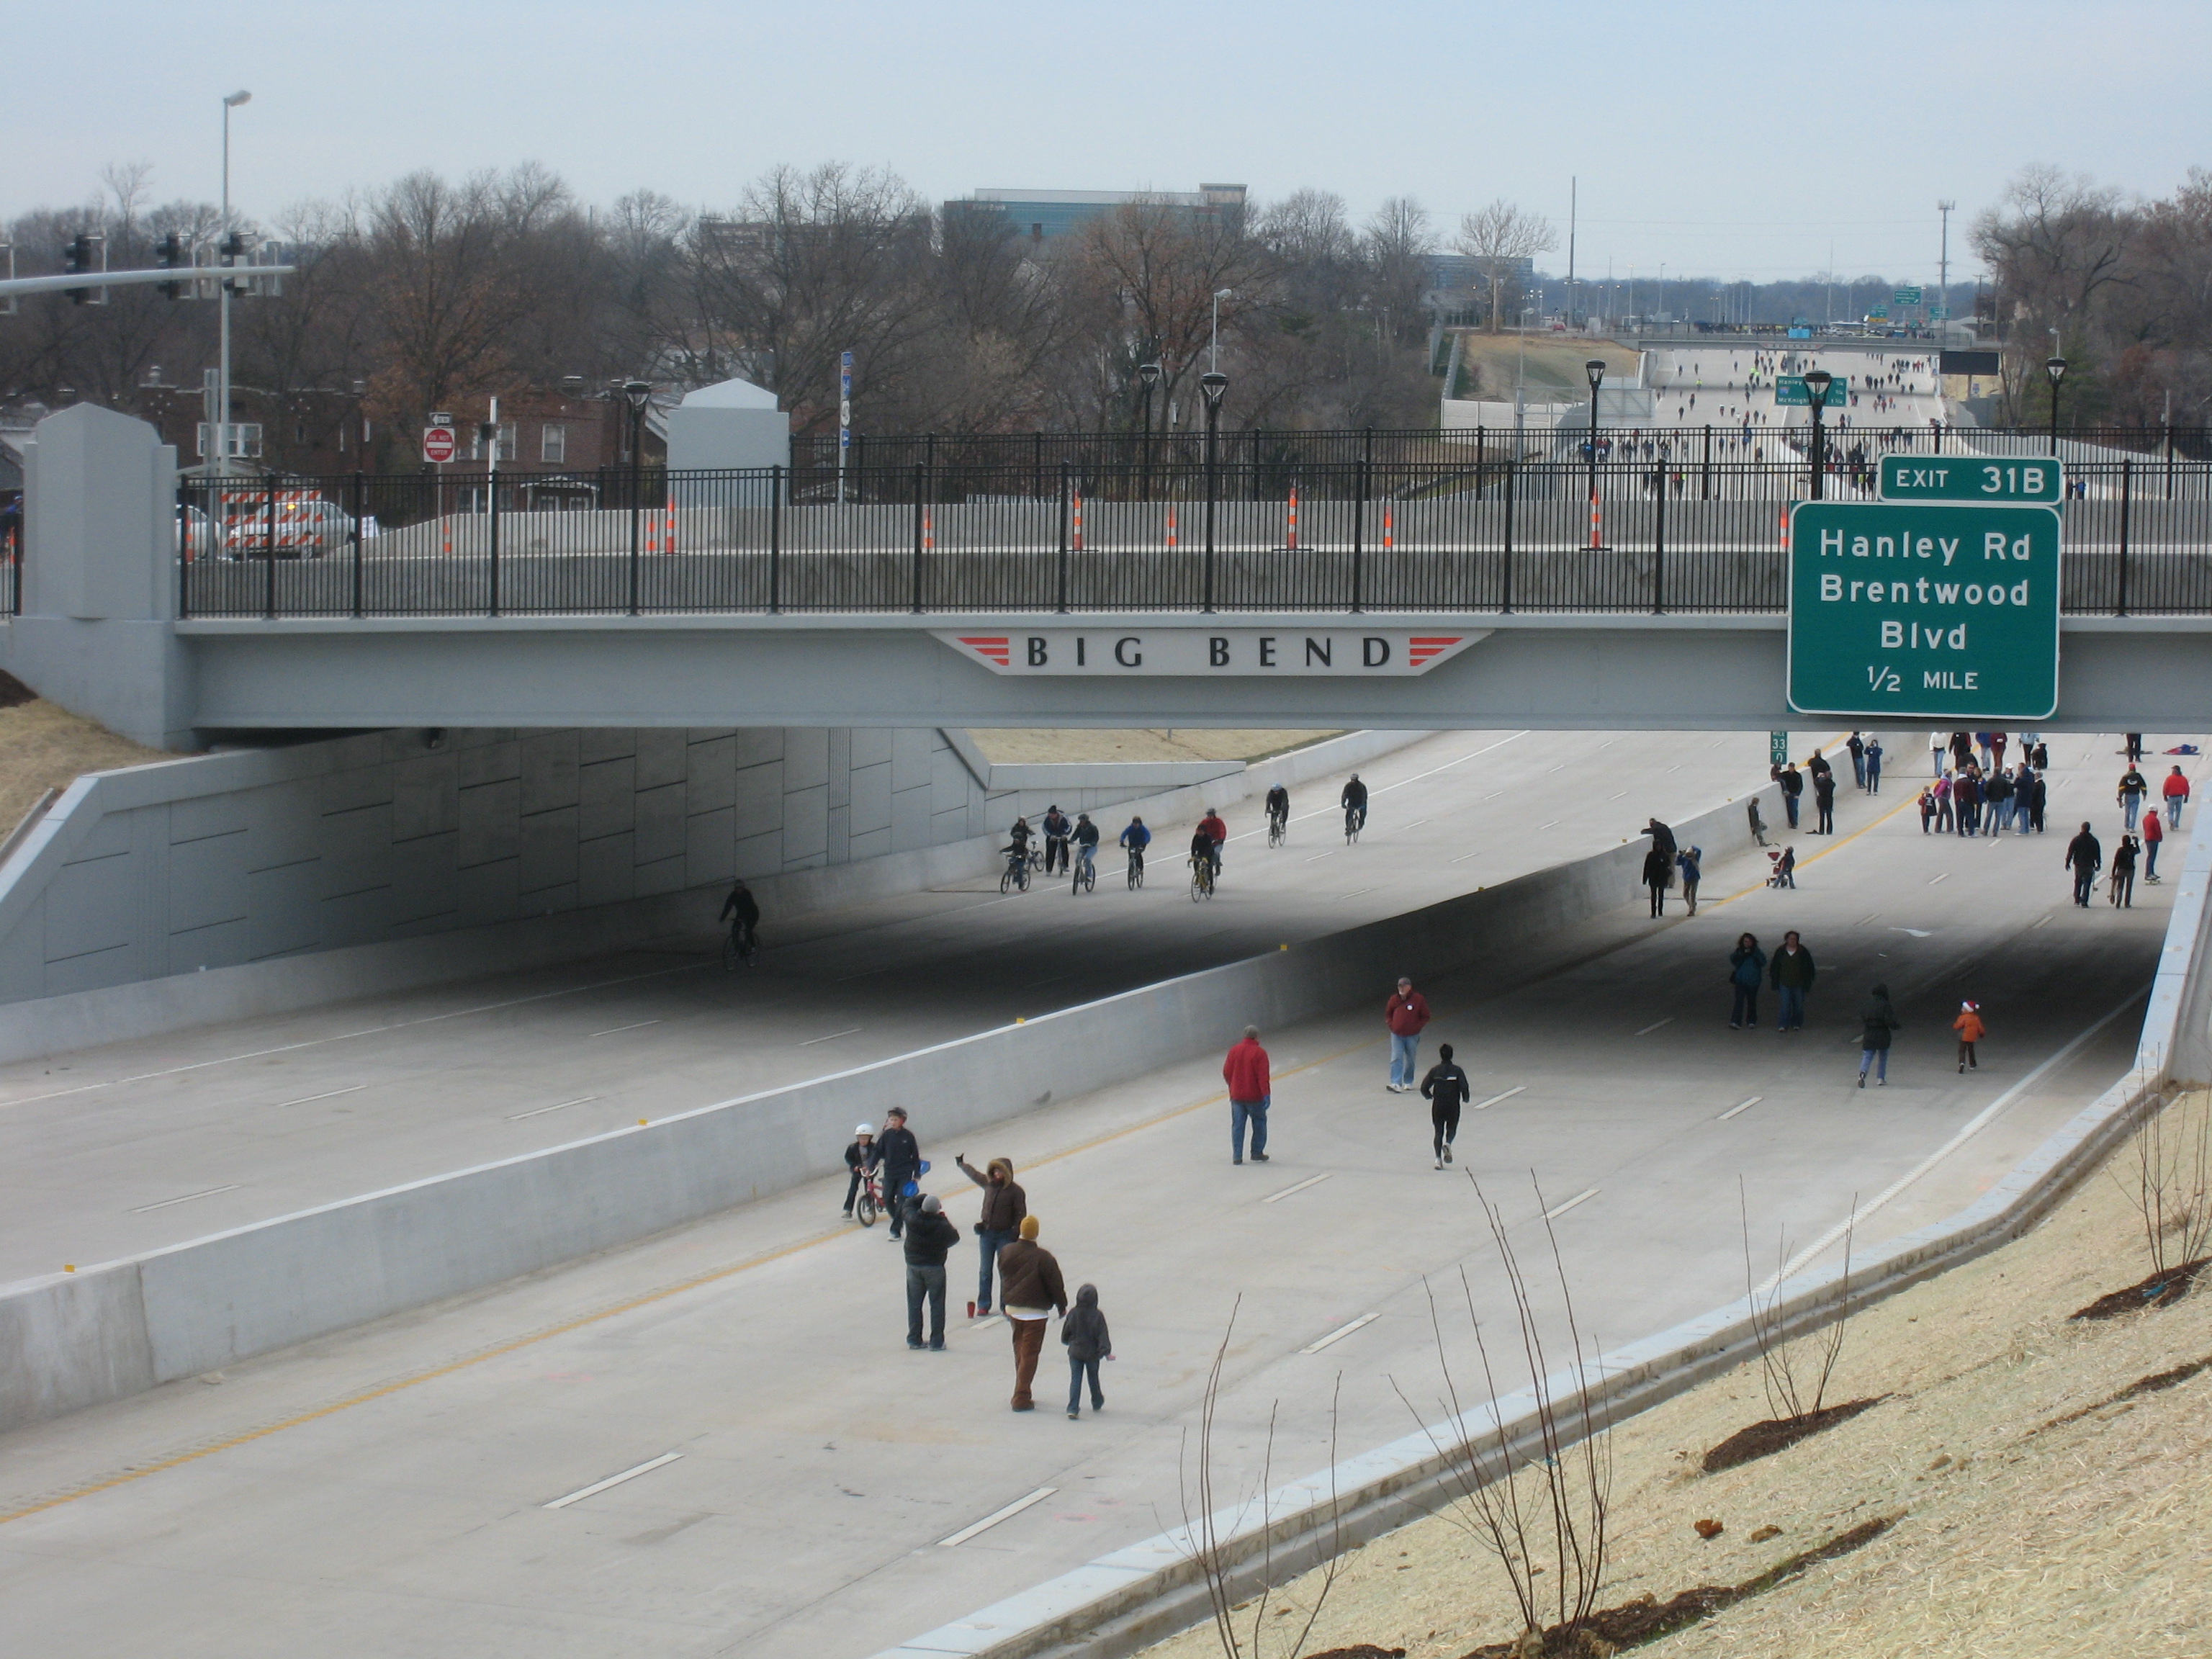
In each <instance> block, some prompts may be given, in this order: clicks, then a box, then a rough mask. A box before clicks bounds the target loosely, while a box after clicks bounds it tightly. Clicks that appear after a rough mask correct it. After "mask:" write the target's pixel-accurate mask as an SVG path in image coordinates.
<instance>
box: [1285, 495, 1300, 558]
mask: <svg viewBox="0 0 2212 1659" xmlns="http://www.w3.org/2000/svg"><path fill="white" fill-rule="evenodd" d="M1286 545H1287V546H1288V548H1289V550H1291V552H1293V553H1295V552H1297V550H1298V487H1297V485H1296V484H1292V485H1291V534H1290V540H1289V542H1288V543H1287V544H1286Z"/></svg>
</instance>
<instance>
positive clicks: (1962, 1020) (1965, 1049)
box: [1951, 1002, 1989, 1072]
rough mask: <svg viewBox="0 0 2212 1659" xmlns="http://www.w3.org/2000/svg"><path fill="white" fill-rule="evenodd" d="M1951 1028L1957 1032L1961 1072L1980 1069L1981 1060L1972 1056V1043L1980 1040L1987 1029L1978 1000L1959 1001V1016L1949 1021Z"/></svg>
mask: <svg viewBox="0 0 2212 1659" xmlns="http://www.w3.org/2000/svg"><path fill="white" fill-rule="evenodd" d="M1951 1029H1952V1030H1954V1031H1956V1032H1957V1033H1958V1034H1959V1069H1960V1071H1962V1072H1966V1071H1977V1072H1978V1071H1979V1070H1981V1067H1982V1062H1981V1061H1980V1060H1978V1059H1976V1058H1975V1057H1974V1045H1975V1044H1976V1043H1977V1042H1980V1041H1981V1040H1982V1033H1983V1032H1984V1031H1985V1030H1988V1029H1989V1028H1988V1027H1987V1026H1985V1025H1984V1024H1982V1005H1981V1004H1980V1003H1978V1002H1962V1003H1960V1005H1959V1017H1958V1018H1956V1019H1954V1020H1953V1021H1952V1022H1951Z"/></svg>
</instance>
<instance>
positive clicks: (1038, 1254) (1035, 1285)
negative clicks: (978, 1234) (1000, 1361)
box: [999, 1215, 1067, 1412]
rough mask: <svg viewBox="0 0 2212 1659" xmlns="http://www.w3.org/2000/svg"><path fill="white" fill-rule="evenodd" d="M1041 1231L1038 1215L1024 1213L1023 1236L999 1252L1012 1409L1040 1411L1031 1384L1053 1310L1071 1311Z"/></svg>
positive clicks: (1001, 1295)
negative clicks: (1009, 1334) (1010, 1344)
mask: <svg viewBox="0 0 2212 1659" xmlns="http://www.w3.org/2000/svg"><path fill="white" fill-rule="evenodd" d="M1039 1231H1041V1230H1040V1228H1039V1226H1038V1225H1037V1218H1036V1217H1035V1216H1033V1215H1025V1216H1024V1217H1023V1218H1022V1236H1021V1237H1019V1238H1018V1239H1016V1240H1015V1241H1014V1242H1013V1243H1011V1244H1009V1245H1007V1246H1006V1248H1005V1249H1002V1250H1000V1252H999V1308H1000V1311H1001V1312H1003V1313H1004V1314H1005V1315H1006V1323H1007V1324H1008V1325H1010V1326H1011V1327H1012V1328H1013V1336H1014V1398H1013V1407H1014V1409H1015V1410H1016V1411H1018V1412H1026V1411H1034V1410H1036V1401H1035V1400H1034V1399H1032V1398H1031V1397H1030V1384H1031V1383H1035V1382H1036V1368H1037V1361H1038V1359H1039V1358H1041V1357H1042V1355H1043V1353H1044V1334H1045V1326H1046V1325H1047V1323H1048V1322H1049V1321H1050V1320H1051V1318H1052V1316H1053V1315H1054V1314H1055V1313H1058V1314H1065V1313H1066V1311H1067V1285H1066V1282H1065V1281H1064V1280H1062V1279H1061V1278H1060V1263H1059V1261H1057V1260H1055V1259H1054V1256H1053V1254H1052V1252H1051V1251H1050V1250H1048V1249H1045V1248H1044V1246H1043V1245H1042V1244H1040V1243H1037V1242H1036V1241H1037V1234H1038V1232H1039Z"/></svg>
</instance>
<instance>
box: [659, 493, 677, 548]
mask: <svg viewBox="0 0 2212 1659" xmlns="http://www.w3.org/2000/svg"><path fill="white" fill-rule="evenodd" d="M661 551H662V552H664V553H673V552H675V551H676V503H675V502H674V501H670V502H669V503H668V536H667V544H666V545H665V547H663V548H662V549H661Z"/></svg>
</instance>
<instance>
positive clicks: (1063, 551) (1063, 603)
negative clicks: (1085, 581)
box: [1054, 461, 1067, 615]
mask: <svg viewBox="0 0 2212 1659" xmlns="http://www.w3.org/2000/svg"><path fill="white" fill-rule="evenodd" d="M1058 586H1059V597H1058V600H1057V602H1056V603H1055V605H1054V609H1055V610H1057V611H1060V612H1061V613H1062V614H1063V615H1065V614H1066V611H1067V463H1066V461H1062V462H1061V463H1060V577H1059V584H1058Z"/></svg>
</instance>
